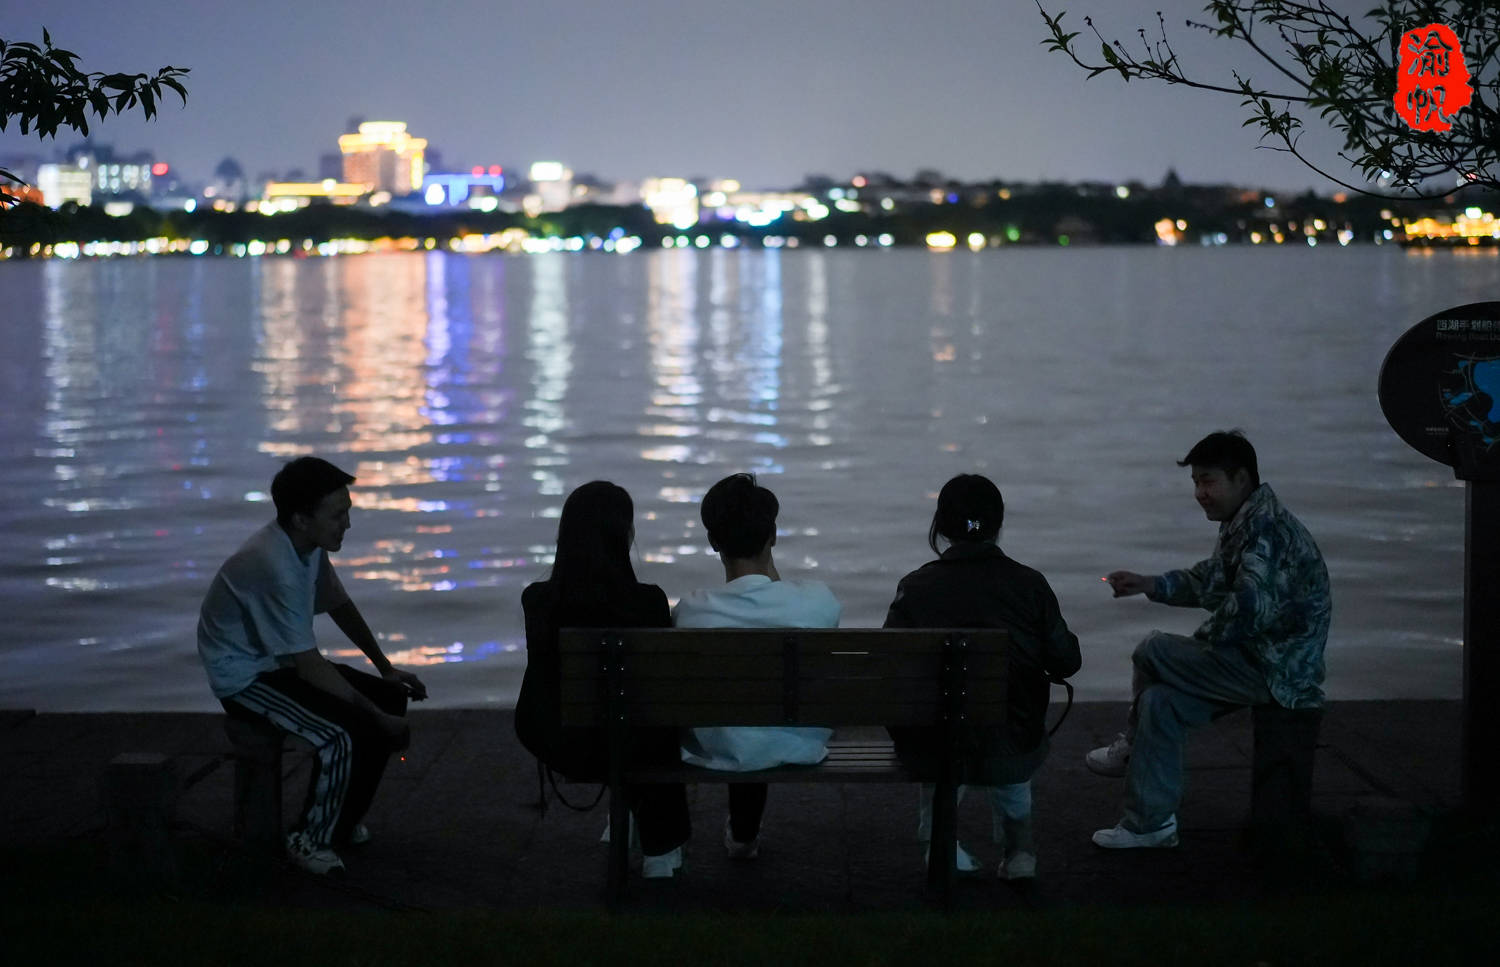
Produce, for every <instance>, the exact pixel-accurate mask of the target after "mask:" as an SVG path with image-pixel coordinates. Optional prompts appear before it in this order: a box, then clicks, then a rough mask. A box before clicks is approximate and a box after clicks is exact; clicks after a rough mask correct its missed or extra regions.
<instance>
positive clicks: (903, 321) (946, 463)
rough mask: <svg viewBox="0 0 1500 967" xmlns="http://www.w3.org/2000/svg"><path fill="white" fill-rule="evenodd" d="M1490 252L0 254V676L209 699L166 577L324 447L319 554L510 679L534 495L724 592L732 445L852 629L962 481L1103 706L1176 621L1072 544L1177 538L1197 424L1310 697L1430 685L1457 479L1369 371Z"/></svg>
mask: <svg viewBox="0 0 1500 967" xmlns="http://www.w3.org/2000/svg"><path fill="white" fill-rule="evenodd" d="M1496 268H1497V261H1496V260H1494V259H1487V260H1486V259H1477V258H1468V259H1465V258H1462V257H1448V256H1446V255H1445V256H1441V257H1438V258H1432V257H1416V256H1407V255H1403V254H1402V253H1400V252H1396V251H1392V250H1373V249H1365V250H1348V251H1330V252H1326V253H1325V252H1323V251H1321V250H1320V251H1318V252H1316V253H1308V252H1259V251H1257V252H1228V251H1218V252H1158V251H1155V250H1144V249H1134V250H1111V249H1102V250H1093V251H1088V250H1074V251H1070V252H1066V253H1062V252H1050V251H1042V250H1010V251H1003V252H989V253H980V254H973V255H971V254H969V253H951V254H949V255H929V254H928V253H923V252H912V251H905V252H902V251H896V252H883V253H863V252H862V253H854V252H848V253H846V252H824V251H816V252H782V251H763V252H762V251H750V250H743V249H741V250H737V251H725V250H711V251H702V252H700V251H696V250H673V251H664V252H658V253H653V254H649V255H648V254H646V253H641V254H639V255H637V256H634V257H629V258H604V257H591V256H567V255H561V254H558V255H540V256H532V257H527V258H508V257H495V256H488V257H464V256H454V255H450V254H445V253H441V252H431V253H419V254H410V255H404V254H403V255H371V256H364V257H358V258H342V259H309V260H301V259H290V258H284V259H283V258H265V259H247V260H228V259H192V260H189V259H139V260H113V261H83V262H71V263H63V262H58V261H49V262H44V263H7V264H4V265H0V287H3V288H4V290H5V292H6V294H7V302H6V310H5V312H4V316H3V317H0V324H3V327H4V330H5V332H6V337H7V343H8V345H9V346H10V347H11V351H10V352H9V353H8V354H6V358H5V360H4V362H3V363H0V380H3V383H0V389H3V390H4V392H5V394H6V399H7V400H8V401H10V403H11V405H10V406H8V407H7V408H6V410H5V412H4V413H3V414H0V433H3V438H0V448H3V449H0V454H3V457H4V466H3V468H0V473H3V474H4V478H3V479H4V481H5V485H6V486H5V488H4V493H5V495H6V496H5V497H4V498H3V499H0V519H3V521H4V526H5V531H6V534H7V541H6V542H4V545H5V546H4V547H3V548H0V588H3V590H4V595H5V599H6V601H7V602H8V603H10V605H11V608H10V610H11V613H12V620H11V622H10V627H9V628H8V633H7V634H6V635H5V636H4V637H3V638H0V642H3V643H0V653H3V654H4V656H5V658H6V661H7V669H8V674H7V675H6V676H5V677H4V680H3V681H0V706H11V705H27V706H33V707H41V708H55V709H70V708H77V709H84V708H156V707H162V708H211V707H212V703H211V700H210V699H209V698H208V696H207V692H206V689H204V688H203V685H202V678H201V671H200V670H199V668H198V666H197V658H196V654H195V653H194V650H193V647H192V642H193V625H194V623H195V620H196V611H197V604H198V600H199V597H200V596H201V594H202V591H203V589H204V588H205V587H206V585H207V582H208V580H209V578H210V577H211V576H212V573H213V571H214V569H215V568H216V567H217V566H218V564H219V562H220V561H222V559H223V558H224V557H225V556H226V555H227V554H228V553H229V552H230V551H232V550H233V548H234V547H235V546H236V545H237V544H238V543H239V542H240V541H241V540H243V539H244V537H245V536H247V535H248V534H249V533H250V532H251V531H252V530H253V529H254V528H255V527H256V526H258V525H259V524H260V523H261V522H263V521H264V520H265V519H266V518H267V517H268V516H269V515H270V513H271V508H270V506H269V503H268V502H267V499H266V496H265V490H266V489H267V484H268V482H269V478H270V476H271V474H272V473H274V471H275V469H276V467H277V466H278V465H279V463H280V462H281V461H282V460H284V459H286V458H288V457H290V456H293V455H296V454H300V453H307V452H317V453H320V454H322V455H325V456H329V457H330V458H331V459H334V460H335V461H336V462H339V463H341V464H343V465H344V466H346V468H347V469H349V470H350V471H351V472H353V473H355V474H356V475H357V476H358V478H359V480H358V484H357V486H356V490H355V500H356V506H357V508H358V509H357V512H356V515H355V520H354V529H353V530H352V531H351V532H350V534H349V536H348V538H347V540H346V544H345V548H344V551H343V552H342V553H341V554H340V555H338V561H339V565H340V568H341V572H342V573H343V574H344V576H345V580H346V583H347V584H348V585H349V586H350V588H351V590H352V591H353V593H354V594H355V595H356V598H357V600H358V601H359V602H360V604H361V607H362V608H363V610H364V611H365V613H366V616H367V617H368V618H369V619H370V622H371V624H372V626H374V627H375V628H376V629H377V630H378V631H379V632H380V633H381V634H382V636H383V638H384V642H385V647H386V649H387V651H388V652H390V653H391V654H392V655H393V656H394V657H395V658H396V659H397V660H398V661H402V662H406V663H408V664H413V665H418V664H420V665H428V666H430V667H429V670H428V671H427V672H425V673H424V675H425V677H427V678H428V679H429V684H432V685H434V688H433V691H434V695H435V696H436V697H435V699H434V701H435V702H440V703H442V704H446V705H466V704H482V703H485V702H506V701H509V700H510V699H511V698H513V695H514V689H515V687H516V683H517V682H518V680H519V669H520V667H521V665H522V663H523V657H524V656H523V655H522V654H521V649H522V648H523V643H522V635H521V621H520V613H519V604H518V600H519V593H520V589H521V588H522V587H523V586H524V585H525V584H526V583H528V582H530V581H532V580H536V579H538V578H540V577H541V576H543V575H544V574H545V572H546V569H547V567H548V565H549V564H550V560H551V550H552V541H553V538H554V535H555V528H556V518H557V514H558V512H559V511H560V508H561V503H562V499H563V497H564V496H565V495H566V493H567V491H568V490H570V489H571V488H572V487H574V486H576V485H578V484H579V483H582V482H584V481H585V480H588V479H592V478H596V477H605V478H609V479H614V480H615V481H617V482H618V483H621V484H622V485H624V486H625V487H627V489H629V490H630V491H631V493H632V494H633V495H634V496H635V498H636V504H637V532H638V539H637V554H638V562H637V570H638V573H639V574H640V575H641V577H642V578H643V579H644V580H649V581H653V582H656V583H660V584H662V585H663V587H664V588H666V590H667V591H668V593H669V595H671V596H672V597H674V598H675V597H676V596H677V595H679V594H681V593H682V592H683V591H685V590H687V589H689V588H692V587H695V586H699V585H703V584H712V583H717V582H718V581H721V580H722V572H721V571H720V570H719V568H718V565H717V562H716V560H715V559H714V558H713V557H712V556H711V555H710V554H709V553H708V551H707V547H706V541H705V540H704V537H703V535H702V533H701V526H700V525H699V523H698V521H697V519H696V515H697V507H696V501H697V500H698V498H699V496H700V495H701V494H702V492H703V491H704V489H706V487H707V486H708V485H709V484H711V483H712V482H713V481H714V480H715V479H717V478H718V477H720V476H722V475H723V474H724V473H727V472H730V471H734V470H742V469H749V470H753V471H756V472H757V473H760V474H762V475H763V476H764V477H765V478H766V480H767V482H768V483H769V484H771V485H772V486H773V487H774V488H775V489H776V491H777V493H778V495H779V496H780V497H781V501H782V505H783V513H782V518H781V521H780V526H781V530H780V531H779V543H778V562H779V564H780V565H781V568H782V570H783V571H784V572H786V573H788V574H789V575H790V574H797V573H809V572H810V573H814V574H816V575H817V576H818V577H820V578H822V579H824V580H826V581H828V582H829V583H830V584H831V585H832V586H833V587H834V589H835V591H836V592H837V593H838V594H839V595H840V597H841V599H842V600H843V601H844V602H845V623H846V624H853V625H871V624H878V623H879V622H880V620H881V618H882V616H883V614H884V609H885V605H886V604H887V603H888V601H889V597H890V594H891V591H892V589H893V588H894V584H895V580H896V578H897V577H899V575H900V574H901V573H904V572H905V571H906V570H909V569H910V568H912V567H915V566H916V565H917V564H919V563H921V562H922V561H923V560H925V559H926V557H927V556H928V555H927V551H926V549H925V547H924V546H923V540H924V538H925V532H926V521H927V516H928V515H929V513H930V507H931V499H932V497H933V496H934V495H935V493H936V490H937V488H938V486H939V485H940V484H941V483H942V481H943V480H944V479H946V477H947V476H949V475H951V474H952V473H954V472H958V471H960V470H979V471H981V472H987V473H990V474H991V475H993V476H995V477H996V479H997V480H998V481H999V482H1000V484H1001V486H1002V487H1003V488H1004V490H1005V493H1006V497H1007V503H1008V506H1009V507H1010V514H1009V516H1008V522H1007V527H1006V532H1005V535H1004V537H1005V544H1006V547H1007V549H1008V550H1009V551H1010V552H1011V553H1013V554H1014V555H1015V556H1017V557H1018V558H1020V559H1022V560H1025V561H1027V562H1029V563H1032V564H1034V565H1036V566H1038V567H1039V568H1041V569H1042V570H1043V571H1044V572H1045V573H1047V574H1048V576H1049V578H1050V579H1051V580H1052V583H1053V585H1054V587H1055V588H1056V589H1057V591H1058V595H1059V598H1060V599H1061V600H1062V602H1063V606H1064V612H1065V614H1067V615H1068V617H1069V620H1070V622H1072V623H1073V625H1074V627H1075V629H1076V630H1078V631H1079V632H1080V634H1081V635H1082V636H1083V638H1084V641H1085V648H1086V655H1087V656H1088V657H1087V659H1086V664H1085V670H1084V673H1083V675H1082V676H1081V677H1080V685H1081V687H1082V689H1083V693H1084V695H1085V696H1089V695H1092V696H1096V697H1106V696H1118V695H1120V694H1123V690H1124V687H1125V683H1126V680H1127V668H1128V660H1127V657H1126V656H1128V652H1129V648H1130V646H1131V645H1132V644H1133V642H1134V640H1135V639H1136V638H1138V637H1139V635H1140V634H1141V633H1143V632H1144V631H1145V630H1148V629H1149V628H1150V627H1157V626H1160V627H1168V628H1171V629H1173V630H1187V629H1188V628H1191V626H1192V615H1191V614H1187V613H1172V612H1168V611H1166V610H1165V609H1157V610H1154V611H1153V610H1151V609H1149V608H1133V607H1131V606H1130V605H1131V604H1133V603H1138V602H1130V603H1122V602H1110V601H1108V600H1107V599H1104V598H1101V596H1100V594H1099V591H1098V574H1099V573H1102V572H1103V570H1107V569H1109V568H1111V567H1115V566H1135V567H1137V568H1138V569H1151V568H1161V567H1166V566H1177V565H1182V564H1186V563H1190V562H1191V561H1192V560H1195V559H1197V558H1198V557H1201V556H1202V554H1203V553H1204V552H1205V551H1206V550H1207V547H1208V545H1209V544H1210V543H1211V539H1212V533H1211V531H1206V530H1205V529H1204V525H1203V523H1202V522H1201V520H1195V519H1194V517H1193V508H1192V506H1191V504H1190V503H1189V502H1188V500H1187V498H1186V496H1185V489H1184V488H1183V487H1182V486H1181V481H1180V480H1178V479H1177V476H1176V474H1177V472H1176V468H1175V467H1173V466H1172V461H1173V460H1175V459H1176V458H1177V457H1179V456H1180V455H1181V453H1180V451H1181V450H1183V449H1185V446H1186V445H1187V444H1190V443H1191V442H1192V440H1193V439H1196V437H1197V436H1198V435H1200V434H1201V432H1202V431H1203V430H1205V429H1207V428H1211V427H1215V426H1221V425H1240V426H1244V427H1245V428H1246V429H1247V430H1248V431H1249V432H1250V433H1251V436H1252V438H1253V439H1254V440H1255V441H1256V442H1257V444H1258V445H1259V446H1260V448H1261V451H1262V459H1263V464H1264V466H1265V467H1266V468H1267V478H1268V479H1269V480H1271V481H1272V482H1273V483H1274V484H1275V485H1276V486H1277V489H1278V491H1279V492H1280V493H1281V494H1282V496H1283V497H1284V498H1285V499H1286V500H1287V501H1288V503H1289V504H1290V505H1291V506H1292V507H1293V509H1294V510H1296V511H1298V512H1299V513H1300V514H1301V515H1302V516H1303V517H1304V519H1305V520H1307V521H1308V523H1309V525H1310V527H1311V528H1312V529H1313V531H1314V533H1315V534H1316V535H1317V536H1318V538H1319V540H1320V542H1321V543H1322V545H1323V547H1324V550H1325V553H1326V554H1327V555H1328V556H1329V560H1330V565H1331V567H1332V569H1333V571H1334V575H1335V602H1336V609H1337V611H1338V614H1337V615H1336V619H1335V634H1334V640H1333V643H1332V644H1331V646H1330V686H1331V691H1333V693H1334V694H1336V695H1346V696H1364V695H1379V694H1414V695H1448V694H1456V690H1457V685H1456V683H1457V680H1458V679H1457V675H1458V672H1457V659H1456V653H1455V651H1454V648H1455V645H1454V641H1455V639H1456V636H1457V634H1458V622H1459V617H1458V612H1457V608H1458V604H1457V600H1458V599H1457V586H1458V578H1457V575H1458V574H1459V573H1461V571H1460V570H1459V569H1460V568H1461V554H1460V547H1461V544H1460V541H1461V521H1462V500H1461V493H1460V492H1459V491H1456V490H1455V489H1454V488H1453V487H1452V485H1451V479H1450V475H1449V473H1448V471H1446V470H1445V469H1444V468H1441V467H1438V466H1436V465H1433V464H1429V463H1426V462H1425V461H1423V460H1422V459H1421V458H1420V457H1417V456H1416V455H1415V454H1411V453H1410V452H1408V451H1406V450H1405V448H1404V447H1403V446H1402V445H1401V444H1400V443H1399V441H1398V440H1396V439H1395V437H1394V435H1393V434H1391V433H1390V431H1389V430H1388V429H1387V428H1386V427H1385V426H1384V423H1383V420H1382V419H1381V418H1380V416H1379V412H1378V407H1377V406H1376V405H1375V403H1374V399H1373V390H1372V387H1373V381H1374V372H1375V370H1376V368H1377V367H1378V364H1379V361H1380V358H1381V357H1382V356H1383V353H1384V350H1385V348H1386V347H1388V346H1389V344H1390V343H1391V342H1392V341H1393V340H1394V338H1395V336H1396V335H1397V334H1399V332H1400V331H1402V330H1403V329H1404V328H1405V327H1406V326H1407V325H1409V324H1410V323H1411V322H1413V321H1415V320H1416V319H1419V318H1422V317H1423V316H1425V315H1428V314H1430V313H1431V312H1432V311H1435V310H1436V309H1437V308H1441V306H1443V305H1450V304H1459V303H1462V302H1467V301H1480V300H1481V299H1484V298H1492V297H1493V292H1494V290H1495V288H1496V282H1497V281H1500V273H1497V271H1496ZM1266 278H1275V279H1277V285H1276V286H1274V287H1272V286H1267V285H1265V284H1264V280H1265V279H1266ZM1415 614H1420V615H1421V618H1422V620H1420V621H1415V622H1414V621H1413V616H1414V615H1415ZM320 635H321V636H322V638H323V640H324V641H325V642H326V643H330V644H331V643H335V642H338V641H339V640H340V639H339V637H338V636H337V633H336V632H335V631H334V629H332V626H331V624H326V623H324V624H321V625H320ZM333 650H334V651H335V653H348V649H340V648H334V649H333Z"/></svg>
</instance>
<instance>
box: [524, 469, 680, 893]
mask: <svg viewBox="0 0 1500 967" xmlns="http://www.w3.org/2000/svg"><path fill="white" fill-rule="evenodd" d="M634 518H635V505H634V503H633V502H632V501H631V499H630V494H628V493H626V492H625V490H624V488H622V487H618V486H616V485H615V484H612V483H610V482H608V481H605V480H595V481H592V482H590V483H586V484H584V485H583V486H581V487H579V488H578V489H577V490H574V491H573V492H572V493H571V494H569V495H568V499H567V501H566V502H564V504H563V510H562V518H561V520H559V521H558V525H557V555H556V557H555V559H554V561H553V564H552V574H551V575H550V576H549V577H548V579H547V580H545V581H539V582H537V583H535V584H531V585H528V586H527V587H526V590H525V591H523V592H522V593H521V608H522V610H523V611H524V612H525V615H526V673H525V675H524V676H523V677H522V679H521V694H520V696H519V698H517V700H516V734H517V736H518V737H519V738H520V740H521V744H522V745H524V746H526V748H527V749H528V750H530V751H531V753H532V754H533V755H535V756H536V757H537V759H538V760H540V761H541V762H542V763H544V764H545V765H546V766H547V767H548V768H550V769H552V770H553V771H555V772H559V773H561V774H562V775H564V776H566V777H568V778H569V779H576V780H586V781H602V780H603V778H604V776H605V772H606V758H605V751H606V740H605V736H604V732H603V730H602V729H597V728H578V727H569V728H564V727H563V726H562V724H561V715H560V705H561V680H560V671H559V662H558V653H557V631H558V629H559V628H606V627H608V628H666V627H670V626H671V624H672V614H671V611H670V609H669V608H668V605H667V596H666V595H665V594H664V593H662V590H661V588H659V587H657V586H656V585H654V584H642V583H641V582H639V581H637V580H636V577H635V569H634V568H633V567H632V566H631V563H630V547H631V544H632V543H633V542H634V540H635V523H634ZM631 739H632V743H633V744H632V747H631V749H630V756H631V762H632V764H650V763H670V762H675V761H677V757H678V748H679V746H678V739H677V731H676V730H675V729H636V730H634V731H633V732H632V733H631ZM626 794H627V795H628V796H629V798H630V805H631V809H632V811H633V813H634V815H635V822H636V829H637V830H638V832H639V834H640V840H641V852H642V853H643V854H644V855H645V860H644V862H643V864H642V875H644V876H645V877H647V878H664V877H670V876H672V875H673V873H674V872H675V871H676V870H677V869H678V868H679V867H681V865H682V844H683V843H685V842H686V841H687V838H688V833H689V826H688V810H687V794H686V792H685V790H684V789H683V786H682V785H681V784H680V783H679V784H653V785H639V786H632V787H630V788H628V789H627V790H626ZM617 832H620V833H623V831H617Z"/></svg>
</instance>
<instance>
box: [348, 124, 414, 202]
mask: <svg viewBox="0 0 1500 967" xmlns="http://www.w3.org/2000/svg"><path fill="white" fill-rule="evenodd" d="M426 149H427V139H426V138H414V137H412V136H411V135H410V134H407V133H406V124H405V123H404V122H401V121H365V122H363V123H361V124H360V126H359V131H358V132H357V133H355V134H341V135H339V151H341V152H342V153H343V155H344V181H345V182H346V183H348V184H356V185H364V186H366V188H367V189H368V190H369V191H388V192H390V193H391V194H392V195H409V194H411V193H412V192H414V191H420V190H421V189H422V175H423V174H424V173H425V168H426V165H425V163H424V161H423V157H422V154H423V152H424V151H425V150H426Z"/></svg>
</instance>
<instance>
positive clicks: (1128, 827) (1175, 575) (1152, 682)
mask: <svg viewBox="0 0 1500 967" xmlns="http://www.w3.org/2000/svg"><path fill="white" fill-rule="evenodd" d="M1178 466H1184V467H1191V468H1192V474H1193V490H1194V497H1195V498H1196V499H1197V501H1198V505H1199V506H1200V507H1202V508H1203V512H1204V514H1205V515H1206V516H1207V517H1208V519H1209V520H1211V521H1217V522H1218V524H1219V538H1218V541H1217V543H1216V544H1215V545H1214V552H1213V556H1212V557H1210V558H1209V559H1208V560H1206V561H1201V562H1199V563H1198V564H1195V565H1193V566H1192V567H1191V568H1188V569H1187V570H1184V571H1168V572H1166V573H1165V574H1160V575H1156V576H1154V577H1148V576H1144V575H1140V574H1136V573H1134V572H1131V571H1115V572H1113V573H1111V574H1110V575H1108V576H1107V577H1106V578H1105V580H1106V581H1108V582H1109V585H1110V587H1111V588H1113V589H1114V593H1115V597H1117V598H1119V597H1125V596H1128V595H1133V594H1144V595H1146V597H1148V598H1150V599H1151V600H1152V601H1158V602H1161V603H1163V604H1172V605H1179V606H1185V607H1200V608H1205V609H1207V610H1208V612H1209V616H1208V619H1207V620H1206V621H1204V622H1203V624H1202V625H1201V626H1200V627H1199V628H1198V630H1197V631H1195V632H1194V633H1193V636H1192V637H1190V638H1189V637H1184V636H1182V635H1171V634H1166V633H1164V632H1160V631H1154V632H1152V633H1151V634H1150V635H1148V636H1147V637H1146V638H1145V640H1144V641H1142V642H1141V643H1140V644H1139V645H1137V646H1136V649H1135V653H1134V654H1133V655H1132V656H1131V661H1132V663H1133V664H1134V674H1133V678H1132V691H1133V693H1134V700H1133V701H1132V702H1131V705H1130V715H1129V718H1128V720H1127V723H1126V731H1125V732H1123V733H1121V734H1120V735H1119V737H1118V738H1116V739H1115V741H1114V742H1112V743H1110V744H1109V745H1107V746H1103V747H1100V748H1098V749H1095V750H1093V751H1092V752H1090V753H1089V754H1088V755H1087V756H1086V757H1085V760H1084V761H1085V763H1086V764H1087V766H1088V767H1089V769H1090V770H1092V771H1093V772H1096V773H1098V774H1099V775H1104V776H1124V777H1125V778H1126V786H1125V808H1124V817H1123V818H1122V819H1121V820H1120V822H1119V823H1118V824H1117V825H1115V826H1114V827H1113V828H1111V829H1101V830H1098V831H1097V832H1095V833H1094V837H1093V839H1094V842H1095V843H1096V844H1097V845H1099V846H1102V847H1105V848H1106V849H1131V848H1137V847H1161V846H1176V845H1177V841H1178V840H1177V805H1178V802H1179V800H1180V799H1181V798H1182V783H1183V767H1182V750H1183V743H1184V740H1185V739H1186V732H1187V729H1188V728H1189V727H1192V726H1196V725H1203V724H1205V723H1207V722H1209V721H1210V720H1212V719H1214V718H1216V717H1218V716H1219V715H1222V714H1224V713H1225V712H1228V711H1231V710H1233V709H1236V708H1244V707H1246V706H1255V705H1264V704H1267V703H1270V702H1275V703H1277V704H1278V705H1281V706H1282V707H1284V708H1289V709H1298V708H1316V707H1318V706H1321V705H1322V704H1323V689H1322V683H1323V648H1324V645H1325V644H1326V643H1327V641H1328V621H1329V614H1330V611H1331V602H1330V598H1329V590H1328V569H1327V568H1326V567H1325V566H1324V564H1323V555H1322V554H1321V553H1320V552H1319V550H1318V545H1317V544H1316V543H1315V542H1314V541H1313V539H1312V535H1311V534H1309V533H1308V532H1307V528H1306V527H1303V526H1302V522H1301V521H1299V520H1297V518H1295V517H1293V516H1292V514H1291V512H1290V511H1288V510H1287V509H1286V508H1285V507H1284V506H1282V504H1281V501H1280V500H1278V499H1277V497H1276V495H1275V494H1274V493H1272V492H1271V487H1270V485H1269V484H1263V483H1261V482H1260V472H1259V470H1258V468H1257V466H1256V458H1255V449H1254V447H1252V446H1251V445H1250V441H1249V440H1246V439H1245V437H1244V435H1243V434H1242V433H1240V432H1239V431H1238V430H1235V431H1231V432H1219V433H1210V434H1209V435H1208V436H1206V437H1204V438H1203V439H1202V440H1200V441H1198V443H1197V444H1196V445H1195V446H1194V447H1193V449H1192V450H1190V451H1189V452H1188V455H1187V456H1186V457H1184V458H1183V459H1182V460H1181V461H1179V462H1178Z"/></svg>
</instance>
